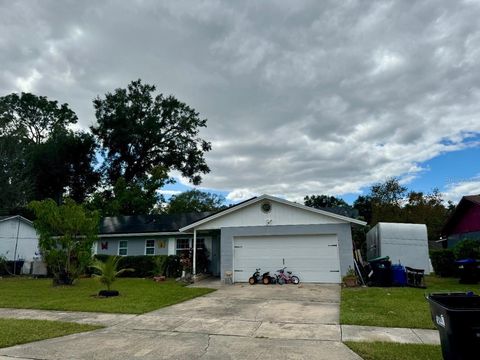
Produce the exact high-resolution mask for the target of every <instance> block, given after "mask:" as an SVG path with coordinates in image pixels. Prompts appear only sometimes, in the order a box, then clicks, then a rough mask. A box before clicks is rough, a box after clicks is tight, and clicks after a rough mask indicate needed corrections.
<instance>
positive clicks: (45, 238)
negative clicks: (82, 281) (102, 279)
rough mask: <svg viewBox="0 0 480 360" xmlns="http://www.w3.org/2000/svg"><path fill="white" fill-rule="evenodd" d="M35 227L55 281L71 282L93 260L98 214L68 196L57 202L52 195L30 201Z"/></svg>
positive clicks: (56, 283)
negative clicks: (48, 197)
mask: <svg viewBox="0 0 480 360" xmlns="http://www.w3.org/2000/svg"><path fill="white" fill-rule="evenodd" d="M29 207H30V208H31V209H32V210H33V211H34V212H35V216H36V220H35V221H34V226H35V229H36V230H37V232H38V234H39V235H40V238H39V247H40V251H41V252H42V256H43V259H44V261H45V262H46V263H47V265H48V267H49V268H50V270H51V271H52V273H53V276H54V279H53V282H54V284H55V285H72V284H73V282H74V281H75V280H76V279H78V277H79V276H80V275H81V274H82V273H83V272H84V271H85V269H86V268H87V267H88V265H89V264H90V263H91V260H92V247H93V244H94V242H95V240H96V238H97V233H98V223H99V215H98V213H97V212H96V211H92V212H90V211H87V210H85V209H84V207H83V206H82V205H78V204H76V203H75V201H73V200H71V199H67V200H65V203H64V204H63V205H60V206H58V205H57V204H56V203H55V201H53V200H52V199H47V200H42V201H33V202H31V203H30V205H29Z"/></svg>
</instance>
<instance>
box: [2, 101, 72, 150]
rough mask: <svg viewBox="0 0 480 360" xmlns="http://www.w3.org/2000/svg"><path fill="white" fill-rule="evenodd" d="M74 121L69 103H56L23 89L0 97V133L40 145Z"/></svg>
mask: <svg viewBox="0 0 480 360" xmlns="http://www.w3.org/2000/svg"><path fill="white" fill-rule="evenodd" d="M77 120H78V119H77V115H76V114H75V113H74V112H73V111H72V110H71V109H70V108H69V106H68V104H62V105H58V102H57V101H52V100H48V99H47V97H45V96H37V95H34V94H31V93H23V92H22V93H21V94H20V95H18V94H15V93H13V94H10V95H7V96H3V97H0V136H5V135H11V136H14V137H16V138H17V139H19V140H21V141H26V142H30V143H34V144H40V143H42V142H44V141H46V140H47V139H48V138H49V137H50V135H51V134H52V133H55V132H57V131H59V130H60V131H61V130H64V129H66V128H67V127H68V126H69V125H71V124H75V123H76V122H77Z"/></svg>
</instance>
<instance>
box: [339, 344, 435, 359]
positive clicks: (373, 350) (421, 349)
mask: <svg viewBox="0 0 480 360" xmlns="http://www.w3.org/2000/svg"><path fill="white" fill-rule="evenodd" d="M345 344H346V345H347V346H348V347H349V348H350V349H352V350H353V351H354V352H356V353H357V354H358V355H360V356H361V357H362V358H363V359H364V360H436V359H438V360H441V359H442V349H441V347H440V345H425V344H397V343H388V342H351V341H347V342H346V343H345Z"/></svg>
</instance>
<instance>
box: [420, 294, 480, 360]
mask: <svg viewBox="0 0 480 360" xmlns="http://www.w3.org/2000/svg"><path fill="white" fill-rule="evenodd" d="M427 300H428V302H429V303H430V312H431V315H432V321H433V323H434V324H435V326H436V327H437V329H438V332H439V333H440V340H441V342H442V354H443V358H444V359H445V360H466V359H479V358H480V296H478V295H474V294H473V293H437V294H430V295H429V296H428V297H427Z"/></svg>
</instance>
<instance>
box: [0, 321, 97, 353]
mask: <svg viewBox="0 0 480 360" xmlns="http://www.w3.org/2000/svg"><path fill="white" fill-rule="evenodd" d="M100 328H101V326H93V325H85V324H75V323H66V322H59V321H46V320H18V319H0V334H1V335H0V348H3V347H8V346H13V345H18V344H25V343H28V342H32V341H38V340H43V339H49V338H53V337H58V336H65V335H70V334H75V333H79V332H84V331H91V330H95V329H100Z"/></svg>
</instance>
